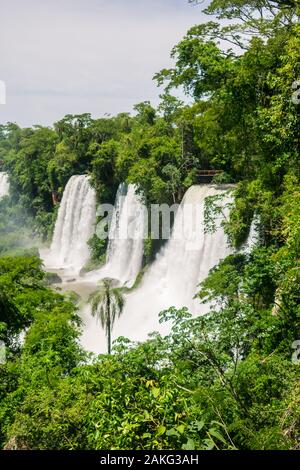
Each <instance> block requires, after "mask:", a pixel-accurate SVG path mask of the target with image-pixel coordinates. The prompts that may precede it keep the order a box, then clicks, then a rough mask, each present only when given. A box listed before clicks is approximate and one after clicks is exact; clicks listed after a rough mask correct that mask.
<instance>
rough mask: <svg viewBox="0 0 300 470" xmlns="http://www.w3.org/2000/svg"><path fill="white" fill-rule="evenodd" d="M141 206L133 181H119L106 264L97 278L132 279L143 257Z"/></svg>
mask: <svg viewBox="0 0 300 470" xmlns="http://www.w3.org/2000/svg"><path fill="white" fill-rule="evenodd" d="M145 220H146V219H145V213H144V206H143V204H142V202H141V199H140V197H139V195H138V194H137V193H136V188H135V186H134V185H132V184H129V185H128V186H126V185H125V184H124V183H122V184H120V186H119V189H118V192H117V195H116V201H115V207H114V212H113V216H112V221H111V226H110V231H109V243H108V251H107V262H106V265H105V266H104V267H103V268H102V269H101V270H100V271H98V272H97V274H96V277H97V279H98V280H99V279H103V278H104V277H110V278H113V279H117V280H118V281H120V283H121V284H122V285H125V284H126V285H127V286H130V285H132V283H133V282H134V281H135V279H136V277H137V275H138V273H139V271H140V269H141V267H142V260H143V247H144V230H145Z"/></svg>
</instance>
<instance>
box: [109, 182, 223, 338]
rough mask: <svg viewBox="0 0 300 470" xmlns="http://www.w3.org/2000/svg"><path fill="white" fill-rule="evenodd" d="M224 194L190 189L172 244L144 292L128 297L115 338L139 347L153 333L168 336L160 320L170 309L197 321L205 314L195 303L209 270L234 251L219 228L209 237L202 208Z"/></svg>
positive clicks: (213, 189) (202, 188)
mask: <svg viewBox="0 0 300 470" xmlns="http://www.w3.org/2000/svg"><path fill="white" fill-rule="evenodd" d="M223 192H224V190H221V189H219V188H217V187H215V186H208V185H203V186H192V187H191V188H190V189H189V190H188V191H187V193H186V195H185V197H184V200H183V202H182V204H181V206H180V209H179V212H178V213H177V215H176V218H175V223H174V228H173V232H172V237H171V239H170V240H169V242H168V243H167V245H166V246H165V248H164V249H163V250H162V252H161V253H159V255H158V256H157V259H156V261H155V262H154V263H153V265H152V266H151V267H150V269H149V271H148V273H147V274H146V275H145V277H144V279H143V282H142V284H141V286H140V287H139V288H138V289H137V290H136V291H134V292H132V293H131V294H129V295H128V296H127V301H126V305H125V309H124V311H123V313H122V316H121V317H120V319H119V320H118V321H117V322H116V325H115V328H114V331H113V337H114V338H117V337H118V336H126V337H129V338H130V339H132V340H138V341H141V340H145V339H146V338H147V336H148V334H149V333H150V332H152V331H159V332H160V333H162V334H163V333H166V332H167V331H169V325H166V324H162V325H160V324H159V321H158V314H159V312H161V311H162V310H164V309H167V308H169V307H171V306H175V307H176V308H181V307H187V308H188V309H189V310H190V312H191V313H193V314H194V315H199V314H203V313H205V311H207V307H205V306H203V305H202V304H201V303H200V301H198V300H195V299H193V297H194V295H195V293H196V292H197V287H198V285H199V283H200V282H201V281H203V280H204V279H205V278H206V277H207V275H208V273H209V271H210V269H211V268H213V267H214V266H215V265H217V264H218V262H219V261H220V260H221V259H222V258H225V257H226V256H227V255H229V254H230V252H231V250H230V248H229V247H228V244H227V239H226V236H225V234H224V232H223V229H222V228H221V227H220V226H219V227H218V228H217V231H216V232H215V233H214V234H208V233H205V231H204V203H205V198H206V197H207V196H214V195H218V194H221V193H223ZM226 197H229V196H226ZM227 202H228V200H227ZM182 232H183V233H182Z"/></svg>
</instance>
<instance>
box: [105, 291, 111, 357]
mask: <svg viewBox="0 0 300 470" xmlns="http://www.w3.org/2000/svg"><path fill="white" fill-rule="evenodd" d="M106 295H107V352H108V354H111V316H110V293H109V292H107V294H106Z"/></svg>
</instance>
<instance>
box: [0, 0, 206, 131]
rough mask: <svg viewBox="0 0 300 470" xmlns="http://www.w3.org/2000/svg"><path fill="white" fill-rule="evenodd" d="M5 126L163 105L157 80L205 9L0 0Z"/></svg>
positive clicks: (95, 0) (152, 0) (167, 3)
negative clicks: (144, 103)
mask: <svg viewBox="0 0 300 470" xmlns="http://www.w3.org/2000/svg"><path fill="white" fill-rule="evenodd" d="M0 12H1V13H0V57H1V63H0V80H1V81H4V82H5V84H6V104H0V123H2V124H3V123H5V122H8V121H9V122H17V123H18V124H19V125H21V126H31V125H34V124H42V125H51V124H52V123H53V122H55V121H57V120H59V119H61V118H62V117H63V116H65V115H66V114H80V113H85V112H89V113H91V114H92V116H93V117H101V116H104V115H105V113H107V114H117V113H119V112H131V111H132V107H133V105H134V104H136V103H139V102H142V101H145V100H150V101H151V102H152V103H153V104H154V105H156V104H157V103H158V101H159V94H160V93H161V92H162V90H161V89H159V88H157V86H156V83H155V82H154V81H153V80H152V78H153V76H154V74H155V73H156V72H158V71H159V70H161V69H162V68H165V67H169V66H171V65H172V61H171V59H170V51H171V49H172V47H173V46H174V45H175V44H177V43H178V42H179V41H180V40H181V39H182V37H183V36H184V35H185V33H186V32H187V30H188V29H189V28H190V27H191V26H193V25H194V24H199V23H201V22H202V21H204V16H203V14H202V13H201V7H199V6H195V5H191V4H189V3H188V0H26V1H24V0H0Z"/></svg>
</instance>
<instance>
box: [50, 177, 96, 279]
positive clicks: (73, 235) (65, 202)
mask: <svg viewBox="0 0 300 470" xmlns="http://www.w3.org/2000/svg"><path fill="white" fill-rule="evenodd" d="M95 218H96V194H95V191H94V189H93V188H92V187H91V185H90V183H89V177H88V176H86V175H78V176H72V177H71V178H70V180H69V182H68V184H67V186H66V188H65V190H64V194H63V198H62V201H61V204H60V207H59V211H58V216H57V221H56V224H55V230H54V235H53V241H52V244H51V248H50V253H48V254H46V255H44V259H45V263H46V265H47V267H51V268H56V269H67V270H69V271H70V272H71V273H72V274H74V275H77V274H78V273H79V272H80V269H81V268H82V267H83V266H84V264H85V263H86V262H87V261H88V259H89V256H90V254H89V248H88V245H87V242H88V240H89V238H90V237H91V236H92V234H93V232H94V228H95Z"/></svg>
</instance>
